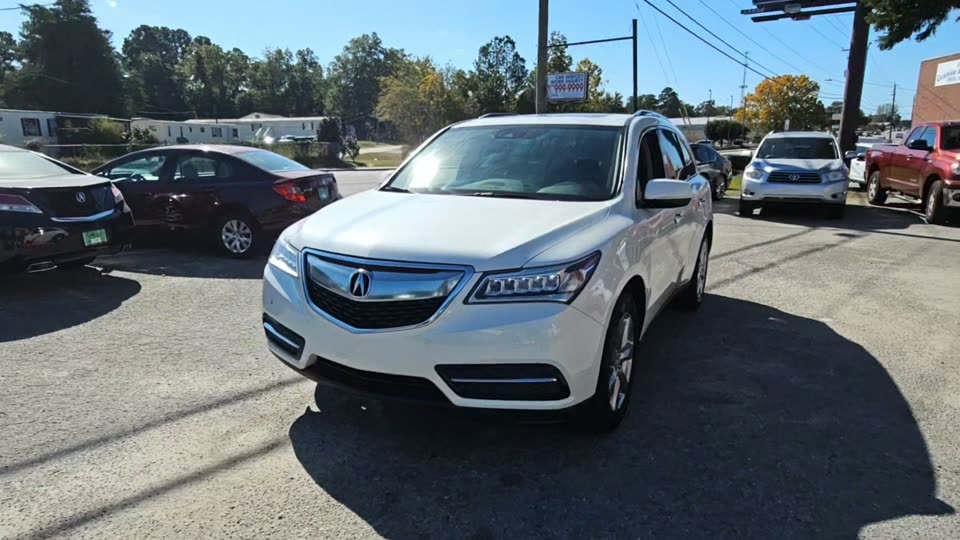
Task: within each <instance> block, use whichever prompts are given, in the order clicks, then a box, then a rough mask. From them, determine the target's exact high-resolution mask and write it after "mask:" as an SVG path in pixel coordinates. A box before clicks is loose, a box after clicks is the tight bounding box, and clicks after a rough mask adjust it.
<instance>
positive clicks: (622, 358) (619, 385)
mask: <svg viewBox="0 0 960 540" xmlns="http://www.w3.org/2000/svg"><path fill="white" fill-rule="evenodd" d="M635 333H636V332H635V331H634V327H633V316H632V315H630V314H629V313H624V314H623V315H621V316H620V320H619V321H617V334H616V335H617V336H618V338H619V339H618V341H617V348H616V349H614V350H613V352H612V356H613V358H611V359H610V364H611V370H610V377H609V378H608V379H607V404H608V405H610V410H611V411H619V410H620V409H621V408H622V407H623V402H624V401H626V399H627V388H628V386H629V384H630V374H631V372H632V371H633V346H634V334H635Z"/></svg>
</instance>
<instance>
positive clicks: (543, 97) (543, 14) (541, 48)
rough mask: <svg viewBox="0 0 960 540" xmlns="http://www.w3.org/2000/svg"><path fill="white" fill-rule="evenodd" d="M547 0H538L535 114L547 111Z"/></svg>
mask: <svg viewBox="0 0 960 540" xmlns="http://www.w3.org/2000/svg"><path fill="white" fill-rule="evenodd" d="M547 4H548V0H540V17H539V29H538V32H537V103H536V111H537V114H543V113H545V112H547V12H548V8H549V6H548V5H547Z"/></svg>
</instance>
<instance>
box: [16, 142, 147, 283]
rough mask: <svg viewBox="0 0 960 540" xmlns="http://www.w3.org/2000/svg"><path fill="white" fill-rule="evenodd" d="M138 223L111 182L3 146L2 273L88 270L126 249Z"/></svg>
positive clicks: (50, 160) (28, 152) (33, 154)
mask: <svg viewBox="0 0 960 540" xmlns="http://www.w3.org/2000/svg"><path fill="white" fill-rule="evenodd" d="M133 224H134V223H133V216H132V214H131V212H130V208H129V207H128V206H127V204H126V203H125V202H124V199H123V194H121V193H120V191H119V190H118V189H117V188H116V187H115V186H113V185H112V184H111V183H110V182H109V181H106V180H104V179H103V178H98V177H96V176H93V175H89V174H87V173H85V172H83V171H81V170H79V169H75V168H73V167H71V166H69V165H67V164H65V163H61V162H59V161H57V160H55V159H52V158H49V157H47V156H45V155H43V154H38V153H35V152H30V151H28V150H24V149H22V148H16V147H13V146H6V145H0V271H3V272H17V271H23V270H26V271H28V272H39V271H43V270H53V269H55V268H58V267H61V268H70V267H79V266H83V265H85V264H88V263H90V262H92V261H93V259H94V258H96V257H97V256H98V255H103V254H108V253H116V252H118V251H120V250H121V249H123V247H124V246H125V245H126V244H127V243H128V242H129V237H130V232H131V229H132V228H133Z"/></svg>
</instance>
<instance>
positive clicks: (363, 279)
mask: <svg viewBox="0 0 960 540" xmlns="http://www.w3.org/2000/svg"><path fill="white" fill-rule="evenodd" d="M368 292H370V272H367V271H366V270H364V269H363V268H359V269H357V271H356V272H354V273H353V274H352V275H351V276H350V294H352V295H354V296H356V297H357V298H363V297H364V296H366V295H367V293H368Z"/></svg>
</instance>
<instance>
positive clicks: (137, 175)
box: [97, 154, 167, 182]
mask: <svg viewBox="0 0 960 540" xmlns="http://www.w3.org/2000/svg"><path fill="white" fill-rule="evenodd" d="M166 161H167V156H165V155H163V154H151V155H149V156H143V157H141V158H137V159H134V160H131V161H125V162H123V163H118V164H116V165H114V166H113V167H111V168H109V169H105V170H103V171H100V172H99V173H97V174H99V175H100V176H106V177H107V178H109V179H111V180H127V179H133V180H137V181H143V180H146V181H150V182H156V181H157V180H159V179H160V169H162V168H163V165H164V163H166Z"/></svg>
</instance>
